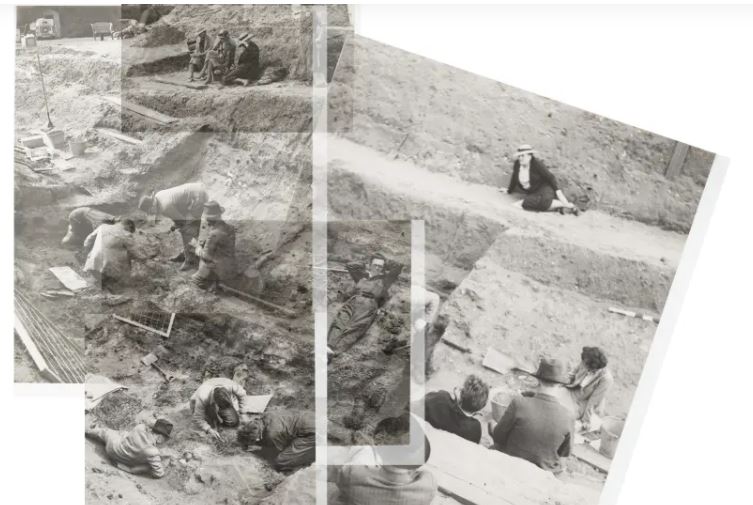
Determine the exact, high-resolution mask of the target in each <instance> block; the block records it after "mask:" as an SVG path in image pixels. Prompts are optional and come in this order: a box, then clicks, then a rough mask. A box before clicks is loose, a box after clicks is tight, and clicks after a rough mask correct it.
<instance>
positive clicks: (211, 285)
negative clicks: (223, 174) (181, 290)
mask: <svg viewBox="0 0 753 505" xmlns="http://www.w3.org/2000/svg"><path fill="white" fill-rule="evenodd" d="M224 211H225V209H223V208H222V207H220V204H219V203H217V202H215V201H211V202H207V203H205V204H204V216H203V218H204V220H205V221H206V225H207V229H208V230H209V231H208V233H207V236H206V239H204V240H201V241H200V242H199V244H198V246H197V247H196V256H198V257H199V269H198V271H196V273H195V274H193V276H191V282H193V283H194V284H195V285H196V286H198V287H200V288H201V289H207V290H209V291H212V292H213V291H216V290H217V286H218V285H219V284H220V283H222V282H227V281H231V280H233V279H235V278H236V276H237V275H238V268H237V266H236V262H235V228H233V227H232V226H230V225H229V224H227V223H226V222H225V221H223V220H222V213H223V212H224Z"/></svg>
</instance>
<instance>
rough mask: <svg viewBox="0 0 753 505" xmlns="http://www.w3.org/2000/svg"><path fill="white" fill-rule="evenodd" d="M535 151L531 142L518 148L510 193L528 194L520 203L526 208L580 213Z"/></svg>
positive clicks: (562, 212) (509, 187) (540, 210)
mask: <svg viewBox="0 0 753 505" xmlns="http://www.w3.org/2000/svg"><path fill="white" fill-rule="evenodd" d="M533 154H534V151H533V148H532V147H531V146H530V145H528V144H523V145H522V146H520V147H518V151H517V153H516V156H517V159H516V160H515V164H514V165H513V169H512V177H510V185H509V186H508V187H507V193H508V194H513V193H515V192H520V193H523V194H524V195H525V197H524V198H523V200H522V201H521V202H520V204H521V206H522V207H523V208H524V209H525V210H532V211H538V212H546V211H553V210H556V211H559V212H560V213H561V214H564V213H565V212H569V213H572V214H575V215H578V213H579V210H578V208H577V207H576V206H575V205H573V204H572V203H570V202H569V201H568V200H567V198H565V194H564V193H563V192H562V190H561V189H560V188H559V186H558V185H557V179H556V178H555V177H554V175H553V174H552V173H551V172H550V171H549V170H548V169H547V168H546V167H545V166H544V164H543V163H541V161H539V160H538V159H536V158H535V157H534V155H533Z"/></svg>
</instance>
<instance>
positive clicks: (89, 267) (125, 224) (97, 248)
mask: <svg viewBox="0 0 753 505" xmlns="http://www.w3.org/2000/svg"><path fill="white" fill-rule="evenodd" d="M135 231H136V225H135V224H134V223H133V221H132V220H131V219H122V220H120V221H119V222H116V223H114V224H108V223H105V224H101V225H99V226H98V227H97V229H96V230H94V231H93V232H91V233H90V234H89V236H87V237H86V240H84V249H85V250H88V251H89V255H88V257H87V258H86V263H85V264H84V272H88V273H91V274H94V276H95V277H97V278H98V280H99V281H100V283H101V287H102V289H106V290H110V291H111V290H113V289H115V288H117V287H119V286H125V285H127V284H128V282H129V280H130V277H131V260H133V259H143V257H142V256H141V255H140V254H139V253H138V252H136V249H135V247H134V243H133V232H135Z"/></svg>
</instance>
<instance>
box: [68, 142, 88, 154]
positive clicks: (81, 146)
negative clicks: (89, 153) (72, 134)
mask: <svg viewBox="0 0 753 505" xmlns="http://www.w3.org/2000/svg"><path fill="white" fill-rule="evenodd" d="M68 145H69V146H70V147H71V154H73V155H74V156H83V154H84V153H85V152H86V140H71V141H70V142H69V143H68Z"/></svg>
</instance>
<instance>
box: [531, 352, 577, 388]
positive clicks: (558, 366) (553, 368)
mask: <svg viewBox="0 0 753 505" xmlns="http://www.w3.org/2000/svg"><path fill="white" fill-rule="evenodd" d="M531 375H533V376H534V377H536V378H537V379H541V380H545V381H549V382H558V383H560V384H567V383H568V382H569V380H568V375H567V367H566V366H565V363H564V362H563V361H562V360H559V359H556V358H541V361H539V369H538V370H536V371H535V372H534V373H532V374H531Z"/></svg>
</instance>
